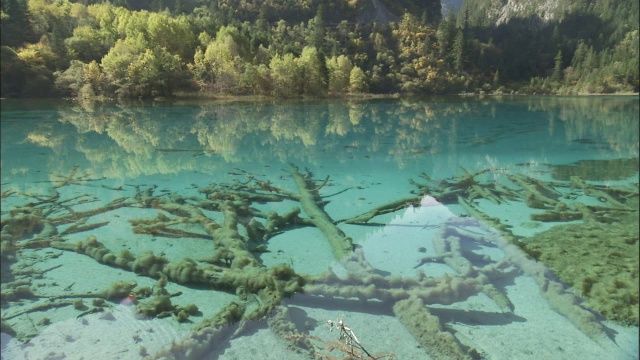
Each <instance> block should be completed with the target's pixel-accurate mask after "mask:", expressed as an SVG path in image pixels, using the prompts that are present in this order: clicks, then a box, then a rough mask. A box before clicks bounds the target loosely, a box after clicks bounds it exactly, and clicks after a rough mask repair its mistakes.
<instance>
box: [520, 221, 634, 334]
mask: <svg viewBox="0 0 640 360" xmlns="http://www.w3.org/2000/svg"><path fill="white" fill-rule="evenodd" d="M638 238H639V232H638V213H637V212H632V213H630V214H629V215H628V216H627V217H626V218H624V219H622V221H620V222H617V223H610V224H606V223H596V222H587V223H576V224H566V225H561V226H556V227H554V228H552V229H549V230H547V231H544V232H541V233H539V234H537V235H535V236H533V237H532V238H530V239H528V240H527V241H526V242H525V244H526V246H525V247H526V249H527V250H528V252H531V253H536V254H537V259H538V260H540V261H542V262H543V263H544V264H545V265H546V266H548V267H549V268H551V269H552V270H553V271H554V273H555V274H556V275H557V276H558V277H559V278H560V279H561V280H562V281H564V282H566V283H567V284H569V285H570V286H572V287H573V288H574V290H575V291H577V292H578V293H579V294H580V295H581V296H582V297H584V298H585V300H587V301H588V303H589V305H590V306H591V307H592V308H593V309H595V310H597V311H598V312H600V313H601V314H602V315H603V316H605V317H606V318H607V319H610V320H614V321H617V322H620V323H623V324H628V325H636V326H637V325H638V298H639V295H638V272H639V261H640V259H639V255H638Z"/></svg>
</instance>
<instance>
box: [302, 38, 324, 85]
mask: <svg viewBox="0 0 640 360" xmlns="http://www.w3.org/2000/svg"><path fill="white" fill-rule="evenodd" d="M296 62H297V64H298V68H299V69H300V74H301V85H302V92H303V94H305V95H312V96H320V95H324V93H325V90H326V84H325V80H324V75H323V71H324V70H323V66H324V65H325V64H324V63H323V62H322V61H321V59H320V54H319V53H318V50H317V49H316V48H315V47H313V46H306V47H305V48H304V49H302V54H301V55H300V57H299V58H298V59H296Z"/></svg>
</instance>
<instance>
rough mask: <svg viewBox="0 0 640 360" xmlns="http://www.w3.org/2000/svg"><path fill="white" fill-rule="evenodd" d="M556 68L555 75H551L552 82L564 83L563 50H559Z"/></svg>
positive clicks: (554, 69)
mask: <svg viewBox="0 0 640 360" xmlns="http://www.w3.org/2000/svg"><path fill="white" fill-rule="evenodd" d="M554 60H555V66H554V68H553V74H552V75H551V80H553V81H555V82H560V81H562V50H558V53H557V54H556V57H555V59H554Z"/></svg>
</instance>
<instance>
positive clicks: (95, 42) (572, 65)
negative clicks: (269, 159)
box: [1, 0, 640, 97]
mask: <svg viewBox="0 0 640 360" xmlns="http://www.w3.org/2000/svg"><path fill="white" fill-rule="evenodd" d="M511 3H512V1H502V2H496V1H491V0H475V1H469V0H467V1H465V2H464V3H463V4H462V6H461V7H460V9H459V10H458V11H457V12H454V11H446V10H445V11H443V10H442V5H441V3H440V1H439V0H426V1H416V0H395V1H394V0H262V1H256V0H152V1H140V0H112V1H102V0H78V1H70V0H2V2H1V4H2V18H1V35H2V38H1V45H2V48H1V56H2V59H1V60H2V68H1V96H2V97H51V96H73V97H97V96H105V97H158V96H170V95H176V94H213V95H265V96H276V97H295V96H301V95H303V96H342V95H345V94H359V93H374V94H392V93H402V94H412V95H416V94H458V93H487V94H488V93H494V94H504V93H521V94H588V93H619V92H638V90H639V84H640V81H639V76H638V68H639V63H638V58H639V45H638V43H639V38H638V29H639V25H638V13H639V9H638V1H637V0H559V1H552V2H551V3H553V6H549V4H547V3H549V1H547V0H521V1H519V2H518V3H519V6H516V7H513V6H512V7H509V5H510V4H511ZM496 4H497V5H496ZM496 6H499V7H498V8H496ZM541 9H545V11H544V12H542V10H541ZM443 13H444V15H443Z"/></svg>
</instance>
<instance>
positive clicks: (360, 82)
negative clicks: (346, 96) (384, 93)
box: [349, 66, 369, 93]
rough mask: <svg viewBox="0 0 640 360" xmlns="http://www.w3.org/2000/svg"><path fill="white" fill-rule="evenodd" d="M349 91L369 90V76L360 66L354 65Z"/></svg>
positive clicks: (350, 76) (362, 91)
mask: <svg viewBox="0 0 640 360" xmlns="http://www.w3.org/2000/svg"><path fill="white" fill-rule="evenodd" d="M349 91H350V92H352V93H366V92H367V91H369V86H368V85H367V78H366V76H365V75H364V72H363V71H362V69H360V68H359V67H358V66H354V67H353V69H352V70H351V74H350V75H349Z"/></svg>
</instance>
